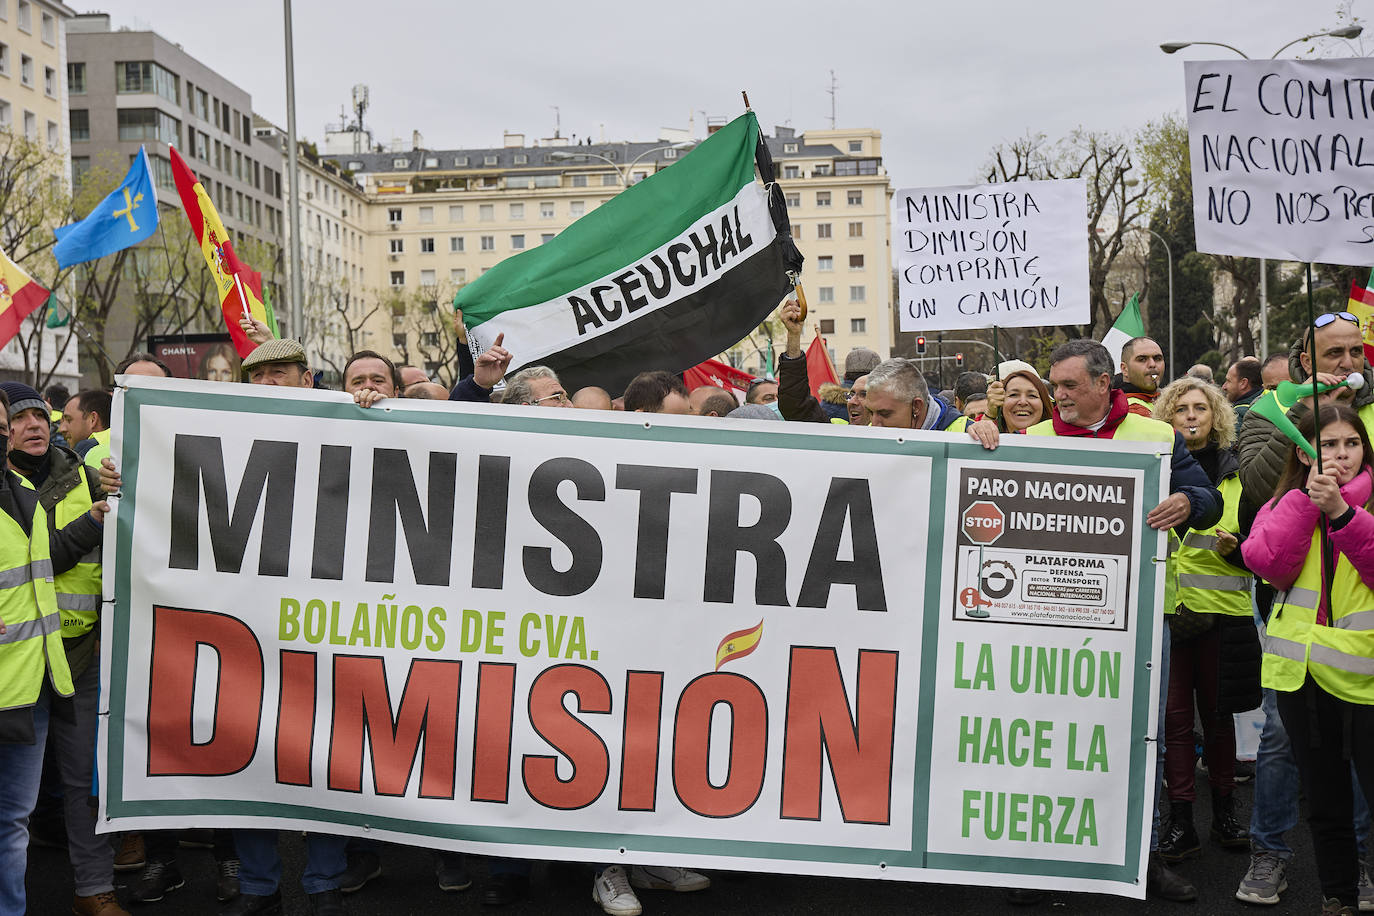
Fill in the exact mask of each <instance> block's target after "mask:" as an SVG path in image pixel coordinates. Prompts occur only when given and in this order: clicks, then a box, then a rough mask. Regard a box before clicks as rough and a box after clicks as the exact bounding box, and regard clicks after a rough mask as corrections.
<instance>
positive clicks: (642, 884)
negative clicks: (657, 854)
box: [630, 865, 711, 893]
mask: <svg viewBox="0 0 1374 916" xmlns="http://www.w3.org/2000/svg"><path fill="white" fill-rule="evenodd" d="M630 883H631V884H633V885H634V886H635V887H637V888H639V889H640V890H643V891H677V892H678V893H687V892H688V891H704V890H706V888H708V887H710V886H711V879H710V878H708V877H706V876H705V875H699V874H697V873H696V872H694V871H688V870H687V869H685V868H677V867H675V866H672V865H635V866H633V867H632V868H631V869H630Z"/></svg>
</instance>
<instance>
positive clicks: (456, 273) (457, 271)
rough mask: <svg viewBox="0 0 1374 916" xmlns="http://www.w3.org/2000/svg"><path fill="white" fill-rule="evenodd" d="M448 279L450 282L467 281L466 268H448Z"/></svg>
mask: <svg viewBox="0 0 1374 916" xmlns="http://www.w3.org/2000/svg"><path fill="white" fill-rule="evenodd" d="M448 281H449V282H450V283H466V282H468V269H467V268H466V267H453V268H450V269H449V272H448Z"/></svg>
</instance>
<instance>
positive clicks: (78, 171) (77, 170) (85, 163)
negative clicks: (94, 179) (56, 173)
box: [72, 156, 91, 185]
mask: <svg viewBox="0 0 1374 916" xmlns="http://www.w3.org/2000/svg"><path fill="white" fill-rule="evenodd" d="M90 170H91V157H90V156H73V157H72V181H73V182H74V183H76V184H78V185H79V184H81V176H83V175H85V174H86V173H87V172H89V171H90Z"/></svg>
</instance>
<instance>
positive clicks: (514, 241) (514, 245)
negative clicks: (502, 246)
mask: <svg viewBox="0 0 1374 916" xmlns="http://www.w3.org/2000/svg"><path fill="white" fill-rule="evenodd" d="M510 247H511V250H512V251H524V250H525V236H524V235H512V236H511V237H510Z"/></svg>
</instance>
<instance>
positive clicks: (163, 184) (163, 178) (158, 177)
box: [129, 156, 177, 191]
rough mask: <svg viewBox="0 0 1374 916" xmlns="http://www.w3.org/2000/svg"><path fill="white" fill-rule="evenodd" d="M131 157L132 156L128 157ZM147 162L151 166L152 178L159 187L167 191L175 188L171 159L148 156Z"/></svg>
mask: <svg viewBox="0 0 1374 916" xmlns="http://www.w3.org/2000/svg"><path fill="white" fill-rule="evenodd" d="M129 158H130V159H133V157H132V156H130V157H129ZM148 164H149V165H151V166H152V167H153V180H154V181H156V182H157V186H158V187H159V188H165V189H166V190H168V191H173V190H176V186H177V182H176V177H175V176H174V175H173V174H172V160H170V159H164V158H162V157H161V156H149V157H148Z"/></svg>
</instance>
